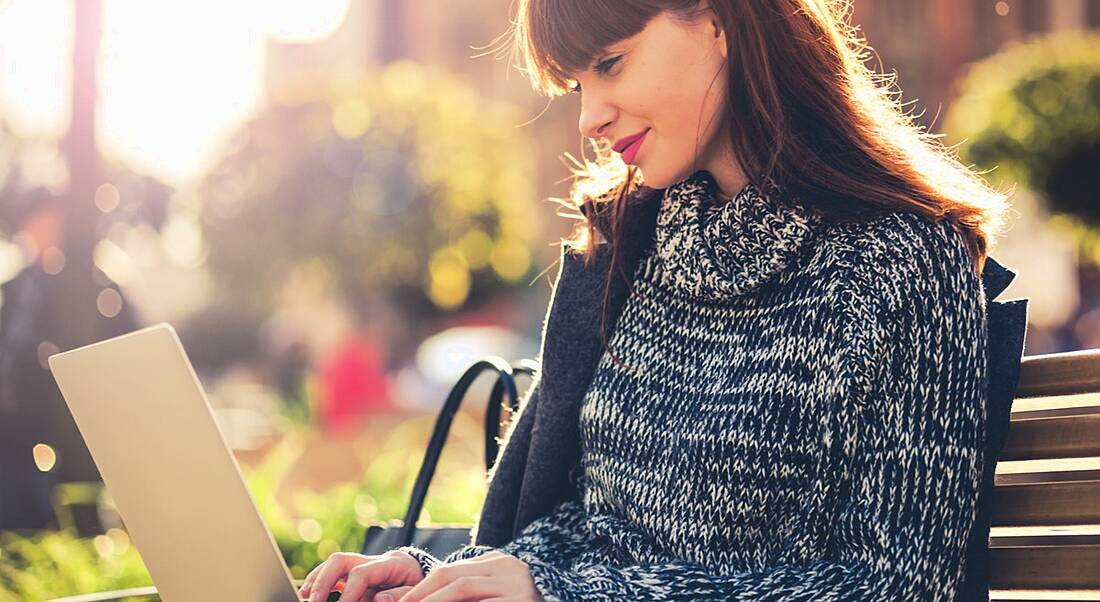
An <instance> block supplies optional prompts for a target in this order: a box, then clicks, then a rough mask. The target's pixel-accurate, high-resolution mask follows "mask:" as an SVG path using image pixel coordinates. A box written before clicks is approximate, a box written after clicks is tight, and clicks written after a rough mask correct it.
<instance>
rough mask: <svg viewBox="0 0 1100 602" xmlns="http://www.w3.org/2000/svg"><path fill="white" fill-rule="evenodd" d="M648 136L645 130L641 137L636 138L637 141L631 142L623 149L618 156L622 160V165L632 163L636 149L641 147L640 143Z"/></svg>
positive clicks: (636, 153)
mask: <svg viewBox="0 0 1100 602" xmlns="http://www.w3.org/2000/svg"><path fill="white" fill-rule="evenodd" d="M648 135H649V130H646V131H645V133H643V134H642V135H641V136H638V139H637V140H635V141H634V142H631V143H630V144H629V145H628V146H627V147H626V148H624V149H623V152H622V153H621V154H620V156H621V157H622V158H623V162H624V163H631V164H633V163H634V157H636V156H637V155H638V149H640V148H641V147H642V143H643V142H645V137H646V136H648Z"/></svg>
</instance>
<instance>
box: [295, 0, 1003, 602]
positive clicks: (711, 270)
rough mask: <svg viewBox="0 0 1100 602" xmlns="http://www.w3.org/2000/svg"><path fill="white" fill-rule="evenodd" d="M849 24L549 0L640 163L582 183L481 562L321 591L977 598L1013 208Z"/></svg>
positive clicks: (574, 81)
mask: <svg viewBox="0 0 1100 602" xmlns="http://www.w3.org/2000/svg"><path fill="white" fill-rule="evenodd" d="M847 10H848V6H847V3H845V2H839V1H830V0H710V2H709V3H708V2H706V1H702V2H700V1H693V0H680V1H672V0H666V1H658V0H614V1H610V0H603V1H597V0H521V1H520V3H519V11H520V16H521V18H520V19H519V20H518V21H517V22H516V23H515V26H516V28H515V29H514V30H513V32H514V33H515V36H514V40H515V41H516V48H517V49H518V50H519V51H520V52H521V53H522V56H523V58H524V59H525V63H526V67H527V73H528V74H529V76H530V77H531V79H532V82H533V84H534V85H535V87H536V89H538V90H540V91H542V92H544V93H546V94H548V95H550V96H554V95H559V94H563V93H566V92H569V91H572V92H577V93H580V95H581V99H580V100H581V116H580V124H579V125H580V130H581V132H582V133H583V134H584V135H585V136H587V137H590V138H593V139H596V140H597V141H600V142H604V143H608V144H612V145H613V150H614V152H615V153H617V154H618V157H617V158H616V157H614V156H613V155H611V154H610V153H609V152H608V148H607V146H606V144H604V145H603V146H597V150H598V151H600V153H601V155H600V157H599V158H598V160H597V161H596V163H594V164H593V163H591V162H586V163H585V165H584V166H583V170H582V171H581V172H580V173H579V174H578V175H580V176H581V177H579V178H578V180H577V183H576V185H575V189H574V195H573V198H574V199H575V200H574V202H575V206H576V207H577V208H579V209H580V210H581V212H582V213H583V214H584V218H585V221H584V223H583V224H578V228H577V230H576V232H575V235H574V237H573V238H572V239H571V240H570V241H567V242H568V243H569V244H566V245H563V253H562V262H561V271H560V272H559V274H558V284H557V286H556V287H555V292H554V298H553V299H552V301H551V307H550V310H549V313H548V314H547V318H546V323H545V329H544V332H543V341H542V349H541V351H540V357H541V361H542V369H541V371H540V373H539V376H538V379H537V380H536V382H535V384H534V386H533V387H532V391H531V393H530V394H529V395H528V396H527V397H526V399H525V400H524V403H523V406H522V408H521V410H520V412H519V414H518V415H517V416H516V417H515V418H513V420H512V421H511V423H510V425H509V429H508V434H507V436H506V439H505V444H504V446H503V447H502V450H501V452H500V456H499V457H498V461H497V464H496V466H495V467H494V469H493V473H492V474H491V475H490V485H489V492H488V495H487V498H486V502H485V506H484V508H483V510H482V514H481V518H480V520H479V522H478V525H477V529H476V531H475V537H474V541H475V545H471V546H468V547H465V548H463V549H461V550H459V551H458V552H456V553H454V554H452V555H450V556H449V557H448V558H446V559H443V560H439V559H436V558H433V557H431V556H430V555H428V554H427V553H425V552H424V551H422V550H418V549H416V548H412V547H407V548H401V549H399V550H396V551H391V552H388V553H387V554H384V555H381V556H360V555H357V554H335V555H333V556H332V557H331V558H329V559H328V560H327V561H325V562H324V563H323V564H321V565H320V566H318V567H317V568H316V569H314V571H313V572H311V573H310V574H309V575H308V576H307V579H306V582H305V584H304V586H303V589H302V591H303V593H308V594H309V595H310V596H311V598H310V599H311V600H317V599H323V598H324V594H327V593H328V592H329V591H330V590H331V589H332V588H333V587H334V586H335V584H336V583H337V582H338V581H341V580H346V581H345V585H344V590H343V591H344V594H343V596H344V599H351V600H359V599H365V600H372V599H373V600H386V599H390V598H387V597H386V595H389V596H390V597H391V598H392V599H393V600H397V599H400V600H401V601H402V602H412V601H417V602H420V601H424V602H445V601H459V600H711V599H714V600H718V599H722V600H727V599H745V600H951V599H955V598H956V597H957V596H960V595H964V594H960V591H961V585H960V584H961V582H962V580H963V573H964V571H963V565H964V555H965V552H966V545H967V540H968V537H969V536H970V533H971V531H972V526H973V524H974V522H975V517H976V513H977V509H978V504H977V498H978V493H979V489H980V486H981V481H982V473H983V469H984V468H985V463H984V461H983V449H984V447H983V446H984V445H985V429H986V422H985V420H986V415H985V402H986V397H987V376H986V371H985V368H986V353H987V344H986V322H985V314H984V310H985V302H986V300H985V296H984V291H983V289H982V281H981V279H980V274H981V273H982V268H983V266H984V264H985V259H986V254H987V248H988V246H989V244H990V242H991V241H992V239H993V237H994V236H995V234H996V233H997V232H998V230H999V228H1000V227H1001V220H1002V214H1003V212H1004V209H1005V198H1004V195H1003V194H1001V193H999V192H997V191H995V190H992V189H990V188H989V187H988V186H987V185H986V184H985V183H984V182H983V181H982V180H981V179H980V178H979V177H978V176H977V175H975V174H974V173H972V172H971V171H969V170H968V169H967V168H965V167H964V166H962V165H961V164H959V163H958V162H957V161H956V160H955V159H954V158H953V157H952V155H951V154H950V153H949V152H948V150H946V149H944V148H943V147H942V146H940V145H938V144H937V142H936V141H935V139H934V138H933V137H932V136H930V135H928V134H926V133H924V132H922V131H921V130H920V129H919V128H918V127H917V126H915V125H914V124H913V123H912V122H911V120H910V119H909V118H908V117H907V116H906V115H905V114H904V112H903V111H902V109H901V108H900V105H898V104H897V102H896V101H895V100H894V99H893V97H892V95H891V94H892V93H891V92H890V91H889V90H888V87H889V86H885V85H882V82H879V81H877V78H876V77H875V76H874V75H873V74H872V73H871V72H869V71H868V70H867V69H866V68H865V67H864V66H863V63H862V60H863V59H864V58H865V57H866V51H867V48H866V47H865V46H864V45H862V44H861V43H860V41H859V40H858V38H857V37H856V35H855V32H854V31H853V30H852V28H850V27H849V26H848V25H847V24H846V18H847ZM607 191H610V192H607ZM600 235H602V236H603V238H605V239H606V241H607V244H599V243H600V241H598V240H597V239H598V237H599V236H600ZM582 259H583V261H582ZM627 285H629V288H628V287H627Z"/></svg>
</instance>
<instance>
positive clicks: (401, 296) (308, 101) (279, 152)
mask: <svg viewBox="0 0 1100 602" xmlns="http://www.w3.org/2000/svg"><path fill="white" fill-rule="evenodd" d="M299 92H300V93H299V94H298V96H297V97H296V98H294V99H290V100H284V101H282V102H273V103H272V104H271V105H269V106H267V107H265V108H263V109H262V110H260V111H259V112H258V114H257V115H256V116H255V118H254V119H252V120H251V121H250V122H249V123H247V124H246V125H245V126H243V127H242V128H241V129H240V130H239V131H238V132H236V134H235V135H234V136H233V137H232V138H231V140H230V141H229V142H228V144H227V145H226V147H225V150H224V154H223V157H222V159H221V160H220V162H219V163H218V164H217V165H216V166H215V167H214V168H213V169H212V171H211V172H210V174H209V175H208V177H207V178H206V179H205V180H204V182H203V185H202V187H201V196H202V213H201V219H202V227H203V231H204V235H205V237H206V239H207V241H208V242H209V246H210V253H209V256H208V263H209V266H210V267H211V269H212V270H213V272H214V274H215V276H216V277H217V278H218V279H219V281H220V283H221V285H222V288H223V290H226V291H228V292H229V294H230V295H231V296H233V298H234V302H235V303H236V302H244V303H247V304H248V305H250V306H252V307H258V308H260V311H263V309H265V305H266V304H267V303H269V302H270V301H269V300H272V299H274V298H275V296H276V293H277V292H278V291H279V289H280V287H282V286H284V284H285V282H286V281H287V277H288V274H290V273H291V272H293V271H304V272H305V273H308V274H310V275H311V276H312V277H315V278H319V279H322V280H324V281H326V282H330V283H331V284H332V286H333V288H334V289H335V290H337V291H339V292H340V293H342V294H343V296H344V297H345V298H346V299H349V300H351V301H352V303H353V305H356V306H362V305H363V304H364V303H365V302H369V301H370V300H373V299H374V298H375V296H376V295H377V296H388V297H389V298H391V299H398V300H400V303H399V305H400V306H401V307H402V308H403V309H405V310H408V311H410V312H411V313H412V314H413V316H416V317H424V316H430V315H432V314H437V313H440V312H442V311H447V310H451V309H454V308H457V307H461V306H462V305H463V304H465V303H467V302H469V301H471V300H473V299H474V298H475V297H477V296H481V295H486V296H487V295H493V294H496V293H498V292H499V291H501V290H504V289H507V288H510V287H512V286H514V285H515V284H516V283H519V282H521V280H522V279H523V278H524V277H525V276H529V275H530V274H531V273H532V270H533V269H534V266H532V265H531V254H530V245H531V244H532V239H533V238H534V237H533V234H534V224H533V223H532V222H531V220H530V207H531V202H532V199H533V197H534V191H533V188H532V184H531V182H532V175H533V167H532V161H531V157H532V152H531V150H532V142H531V141H530V139H529V137H528V135H527V134H525V131H524V130H523V129H521V128H517V127H516V126H517V125H518V124H520V123H521V122H522V121H523V118H522V116H521V115H520V113H519V112H518V111H517V110H516V109H515V108H514V107H512V106H510V105H506V104H503V103H501V102H497V101H489V100H486V99H483V98H479V97H478V95H477V93H476V92H475V90H473V89H472V88H471V87H470V86H468V85H467V84H464V83H462V82H460V81H459V80H457V79H456V78H454V77H452V76H451V75H449V74H448V73H446V72H442V71H440V70H438V69H434V68H429V67H423V66H420V65H418V64H415V63H412V62H409V61H399V62H396V63H393V64H391V65H389V66H387V67H385V68H384V69H383V70H382V71H381V72H379V73H377V74H375V75H371V76H368V77H365V78H363V79H362V80H360V81H353V82H340V83H333V84H331V85H329V86H317V85H312V86H309V87H305V86H304V87H303V88H302V89H301V90H300V91H299Z"/></svg>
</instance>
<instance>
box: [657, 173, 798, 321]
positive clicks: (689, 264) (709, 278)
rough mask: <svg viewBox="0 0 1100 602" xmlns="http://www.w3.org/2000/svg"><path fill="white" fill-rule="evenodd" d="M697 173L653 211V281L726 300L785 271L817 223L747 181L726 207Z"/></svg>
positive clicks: (668, 190) (673, 188)
mask: <svg viewBox="0 0 1100 602" xmlns="http://www.w3.org/2000/svg"><path fill="white" fill-rule="evenodd" d="M717 191H718V185H717V182H715V180H714V177H713V176H712V175H711V174H710V172H708V171H706V170H700V171H697V172H695V173H694V174H692V175H691V176H689V177H687V178H685V179H683V180H681V181H680V182H677V183H676V184H673V185H672V186H670V187H668V188H666V189H665V191H664V195H663V196H662V198H661V202H660V206H659V208H658V209H657V228H656V245H655V247H654V251H653V257H652V259H653V260H655V261H656V262H657V265H656V266H653V267H656V268H657V269H655V270H654V272H655V273H653V274H651V276H653V277H656V278H657V279H658V280H659V281H660V282H661V283H662V284H663V285H665V286H668V287H671V288H674V289H677V290H678V291H680V292H682V293H684V294H687V295H689V296H692V297H698V298H702V299H709V300H716V301H719V300H728V299H731V298H733V297H738V296H742V295H745V294H747V293H749V292H751V291H753V290H754V289H756V288H758V287H759V286H761V285H763V284H764V283H766V282H768V281H770V280H772V279H773V278H775V277H776V276H777V275H778V274H780V273H781V272H783V270H784V269H785V268H787V267H788V266H789V265H790V264H791V262H792V261H793V260H794V259H795V258H796V257H797V255H798V252H799V250H800V249H801V248H802V247H803V245H805V244H806V242H807V241H808V239H810V238H811V235H812V234H813V232H814V231H815V226H816V225H817V224H818V223H820V218H819V217H818V216H816V215H814V214H813V213H812V212H809V211H806V210H805V207H803V206H802V205H801V204H799V203H798V202H795V201H793V200H790V199H780V198H778V197H776V196H772V195H764V194H762V193H761V191H760V190H759V189H758V188H757V187H756V186H755V185H753V184H752V183H751V182H750V183H748V184H746V185H745V187H744V188H742V189H741V191H740V192H738V193H737V195H736V196H735V197H734V198H733V199H731V200H729V201H721V200H720V199H719V198H718V194H717Z"/></svg>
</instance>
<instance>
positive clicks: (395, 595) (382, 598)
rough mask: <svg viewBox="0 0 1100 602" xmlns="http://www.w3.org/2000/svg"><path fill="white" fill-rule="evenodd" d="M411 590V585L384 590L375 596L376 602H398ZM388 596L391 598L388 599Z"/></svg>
mask: <svg viewBox="0 0 1100 602" xmlns="http://www.w3.org/2000/svg"><path fill="white" fill-rule="evenodd" d="M411 589H412V586H411V585H405V586H402V587H392V588H390V589H384V590H382V591H380V592H378V593H377V594H375V595H374V602H397V601H398V600H399V599H401V596H404V595H405V593H406V592H408V591H409V590H411ZM386 596H389V598H387V597H386Z"/></svg>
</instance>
